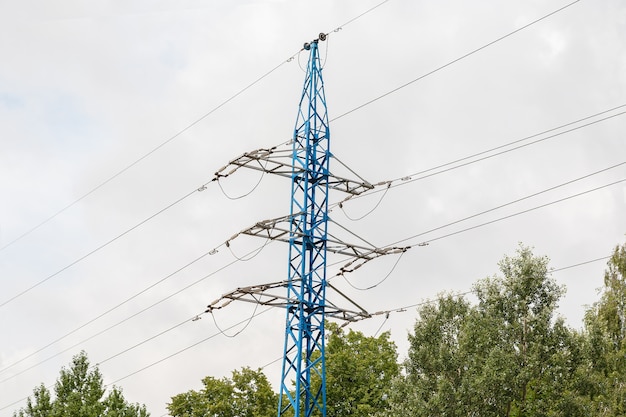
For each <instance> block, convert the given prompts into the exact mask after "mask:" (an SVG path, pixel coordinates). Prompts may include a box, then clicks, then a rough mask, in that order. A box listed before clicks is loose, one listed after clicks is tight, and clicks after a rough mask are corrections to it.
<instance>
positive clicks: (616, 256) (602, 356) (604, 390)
mask: <svg viewBox="0 0 626 417" xmlns="http://www.w3.org/2000/svg"><path fill="white" fill-rule="evenodd" d="M607 267H608V269H607V270H606V271H605V274H604V288H603V291H602V296H601V297H600V300H599V301H598V302H597V303H595V304H594V305H593V306H591V307H590V308H589V309H588V310H587V312H586V315H585V359H586V363H585V368H584V370H583V372H581V380H582V381H584V384H581V386H580V387H579V395H580V398H581V400H582V401H584V402H585V403H586V404H587V407H588V408H589V409H590V410H591V411H592V412H593V413H595V414H597V415H626V244H624V245H622V246H616V247H615V249H614V250H613V253H612V255H611V257H610V259H609V261H608V263H607Z"/></svg>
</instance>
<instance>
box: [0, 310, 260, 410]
mask: <svg viewBox="0 0 626 417" xmlns="http://www.w3.org/2000/svg"><path fill="white" fill-rule="evenodd" d="M271 309H272V307H268V308H266V309H264V310H262V311H260V312H258V313H256V314H255V315H254V316H253V317H252V318H256V317H258V316H260V315H261V314H264V313H267V312H268V311H270V310H271ZM248 320H250V318H246V319H243V320H241V321H239V322H237V323H235V324H233V325H231V326H228V327H227V328H225V329H223V330H232V329H234V328H235V327H237V326H239V325H241V324H244V323H246V322H247V321H248ZM221 334H222V332H221V331H219V332H217V333H214V334H212V335H211V336H208V337H206V338H204V339H202V340H199V341H198V342H196V343H194V344H192V345H189V346H187V347H185V348H183V349H180V350H178V351H176V352H174V353H172V354H170V355H168V356H166V357H164V358H161V359H159V360H158V361H155V362H152V363H151V364H149V365H146V366H144V367H143V368H141V369H138V370H136V371H134V372H132V373H130V374H128V375H126V376H123V377H121V378H118V379H116V380H115V381H113V382H111V383H110V384H108V385H112V384H117V383H118V382H120V381H122V380H124V379H126V378H129V377H131V376H133V375H135V374H138V373H139V372H143V371H145V370H146V369H148V368H151V367H153V366H154V365H157V364H159V363H161V362H164V361H166V360H168V359H171V358H173V357H174V356H177V355H179V354H181V353H183V352H185V351H187V350H189V349H191V348H193V347H196V346H198V345H200V344H202V343H204V342H206V341H208V340H210V339H213V338H215V337H217V336H219V335H221ZM0 410H2V409H1V408H0Z"/></svg>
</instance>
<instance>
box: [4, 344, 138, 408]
mask: <svg viewBox="0 0 626 417" xmlns="http://www.w3.org/2000/svg"><path fill="white" fill-rule="evenodd" d="M105 393H106V389H105V387H104V385H103V383H102V375H101V374H100V371H99V370H98V368H97V367H92V366H90V364H89V359H88V358H87V354H86V353H85V352H84V351H83V352H80V353H79V354H78V355H76V356H74V358H73V359H72V363H71V364H70V366H69V368H63V369H61V372H60V375H59V378H58V379H57V381H56V383H55V385H54V394H55V395H54V397H53V396H52V395H51V394H50V391H49V390H48V388H46V386H45V385H43V384H41V385H39V386H38V387H36V388H35V389H34V390H33V396H32V397H29V398H28V399H27V401H26V407H24V408H22V409H20V410H18V411H17V412H15V413H14V414H13V416H14V417H66V416H80V417H148V416H149V415H150V414H149V413H148V412H147V410H146V407H145V406H143V405H139V404H131V403H128V402H127V401H126V399H125V398H124V395H123V394H122V390H121V388H118V387H113V388H112V389H111V391H110V392H109V393H108V395H106V396H105Z"/></svg>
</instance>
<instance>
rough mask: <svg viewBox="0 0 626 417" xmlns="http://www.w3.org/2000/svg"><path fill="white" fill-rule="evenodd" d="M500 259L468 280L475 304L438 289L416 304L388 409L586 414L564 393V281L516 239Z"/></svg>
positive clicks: (568, 354) (568, 363) (569, 339)
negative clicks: (492, 272)
mask: <svg viewBox="0 0 626 417" xmlns="http://www.w3.org/2000/svg"><path fill="white" fill-rule="evenodd" d="M499 267H500V271H501V273H502V275H501V276H496V277H493V278H487V279H483V280H480V281H478V282H477V283H476V284H475V285H474V291H473V292H474V294H475V296H476V298H477V299H478V303H477V304H476V305H474V306H472V305H470V303H469V302H468V301H467V300H466V299H465V298H463V297H452V296H440V297H439V299H438V300H437V303H436V304H430V305H424V306H423V307H421V308H420V309H419V318H418V320H417V321H416V324H415V327H414V333H413V334H412V335H410V337H409V342H410V348H409V356H408V359H407V361H406V363H405V369H406V376H404V377H401V378H399V379H398V380H397V381H396V382H395V385H394V392H395V393H396V394H395V395H394V396H393V397H392V407H391V410H392V411H391V415H398V416H399V415H414V416H432V415H438V416H488V417H490V416H494V417H495V416H509V417H514V416H515V417H520V416H559V415H563V416H565V415H569V416H576V415H585V414H584V409H583V408H582V407H581V406H580V404H579V402H577V397H576V395H571V394H570V391H571V380H572V378H573V376H574V375H575V374H576V371H577V369H578V367H579V364H580V359H579V357H580V355H578V350H577V349H578V347H579V344H578V342H579V339H578V338H577V337H576V334H575V333H573V332H572V331H570V329H568V328H567V327H566V326H565V324H564V322H563V320H562V319H561V318H558V317H556V315H555V311H556V308H557V303H558V300H559V298H560V297H561V296H562V294H563V293H564V289H563V288H562V287H560V286H558V285H557V284H556V283H555V281H554V280H553V279H552V278H550V277H549V273H548V259H547V258H545V257H536V256H534V255H533V254H532V251H531V250H530V249H529V248H526V247H523V246H520V248H519V249H518V251H517V254H516V256H515V257H508V256H507V257H505V258H504V259H503V260H502V261H501V262H500V264H499Z"/></svg>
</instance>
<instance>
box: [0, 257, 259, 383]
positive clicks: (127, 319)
mask: <svg viewBox="0 0 626 417" xmlns="http://www.w3.org/2000/svg"><path fill="white" fill-rule="evenodd" d="M255 251H258V248H257V249H254V250H252V251H250V252H249V253H248V254H251V253H254V252H255ZM248 254H246V255H248ZM204 256H205V255H203V256H202V257H204ZM194 262H195V261H193V262H191V263H190V264H188V265H186V266H185V267H183V268H181V269H180V270H182V269H184V268H186V267H187V266H189V265H191V264H192V263H194ZM237 262H239V261H238V260H233V261H231V262H230V263H228V264H226V265H224V266H222V267H220V268H218V269H216V270H215V271H213V272H211V273H210V274H208V275H205V276H203V277H202V278H200V279H198V280H196V281H194V282H192V283H191V284H188V285H187V286H185V287H183V288H181V289H180V290H178V291H175V292H173V293H171V294H169V295H168V296H167V297H165V298H162V299H161V300H159V301H157V302H155V303H153V304H151V305H149V306H148V307H145V308H143V309H141V310H139V311H138V312H136V313H133V314H132V315H130V316H128V317H126V318H124V319H122V320H120V321H118V322H116V323H114V324H112V325H110V326H109V327H107V328H105V329H103V330H100V331H99V332H97V333H95V334H92V335H91V336H89V337H87V338H85V339H82V340H81V341H79V342H77V343H75V344H73V345H72V346H70V347H68V348H66V349H63V350H61V351H59V352H57V353H56V354H54V355H51V356H49V357H48V358H46V359H44V360H42V361H40V362H38V363H36V364H34V365H32V366H30V367H28V368H26V369H24V370H22V371H20V372H18V373H16V374H13V375H11V376H10V377H8V378H5V379H3V380H2V381H0V384H1V383H4V382H6V381H8V380H10V379H12V378H14V377H16V376H18V375H21V374H22V373H24V372H26V371H28V370H31V369H33V368H35V367H37V366H39V365H41V364H43V363H44V362H47V361H49V360H51V359H53V358H55V357H57V356H59V355H60V354H62V353H65V352H67V351H69V350H71V349H73V348H75V347H77V346H80V345H82V344H83V343H86V342H88V341H90V340H92V339H94V338H96V337H98V336H100V335H102V334H104V333H106V332H108V331H109V330H112V329H114V328H115V327H117V326H119V325H121V324H123V323H125V322H127V321H129V320H131V319H133V318H135V317H137V316H138V315H140V314H142V313H144V312H146V311H148V310H150V309H151V308H153V307H156V306H157V305H159V304H161V303H163V302H165V301H167V300H169V299H170V298H172V297H174V296H176V295H178V294H180V293H182V292H183V291H186V290H187V289H189V288H191V287H193V286H194V285H197V284H199V283H200V282H202V281H204V280H206V279H207V278H210V277H212V276H214V275H216V274H217V273H219V272H222V271H223V270H225V269H226V268H228V267H230V266H232V265H234V264H235V263H237ZM180 270H179V271H180ZM179 271H176V272H174V274H175V273H177V272H179ZM171 275H173V274H171ZM171 275H170V276H171ZM163 280H164V279H162V280H161V281H159V282H162V281H163ZM154 285H156V284H153V285H152V286H151V287H153V286H154ZM151 287H149V288H151ZM146 290H147V289H144V290H143V291H141V292H140V293H139V294H141V293H142V292H144V291H146ZM139 294H136V295H135V296H133V297H131V298H130V299H132V298H134V297H136V296H137V295H139ZM130 299H129V300H130ZM129 300H126V301H125V302H123V303H121V304H119V305H118V306H116V307H114V308H112V309H110V310H108V311H106V312H105V313H102V314H101V315H99V316H98V317H96V318H94V319H92V320H90V321H89V322H87V323H85V324H83V325H82V326H80V327H78V328H76V329H74V330H73V331H71V332H69V333H67V334H66V335H64V336H62V337H60V338H58V339H57V340H55V341H54V342H51V343H49V344H48V345H46V346H44V347H43V348H40V349H38V350H37V351H35V352H33V353H31V354H29V355H27V356H26V357H23V358H22V359H20V360H18V361H17V362H14V363H12V364H11V365H9V366H7V367H5V368H3V369H2V370H1V371H4V370H6V369H9V368H11V367H13V366H15V365H17V364H18V363H21V362H23V361H24V360H26V359H28V358H30V357H32V356H33V355H35V354H36V353H39V352H41V351H42V350H44V349H46V348H47V347H49V346H51V345H53V344H54V343H56V342H58V341H60V340H62V339H64V338H66V337H68V336H69V335H71V334H73V333H75V332H76V331H78V330H79V329H81V328H83V327H85V326H87V325H88V324H90V323H92V322H94V321H95V320H97V319H99V318H101V317H103V316H104V315H106V314H108V313H109V312H111V311H113V310H114V309H116V308H118V307H119V306H121V305H122V304H124V303H126V302H127V301H129Z"/></svg>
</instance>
